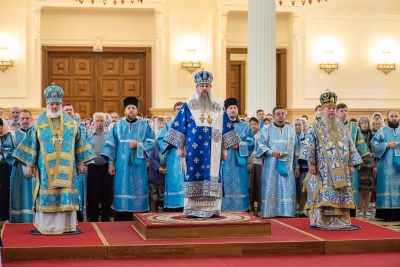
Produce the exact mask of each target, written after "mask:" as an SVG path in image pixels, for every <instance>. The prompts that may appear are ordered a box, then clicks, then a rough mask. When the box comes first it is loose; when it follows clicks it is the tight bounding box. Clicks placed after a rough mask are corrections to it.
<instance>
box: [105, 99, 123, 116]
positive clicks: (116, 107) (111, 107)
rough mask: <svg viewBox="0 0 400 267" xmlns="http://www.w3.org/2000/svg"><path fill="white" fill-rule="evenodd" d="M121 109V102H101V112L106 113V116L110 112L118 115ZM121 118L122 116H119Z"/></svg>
mask: <svg viewBox="0 0 400 267" xmlns="http://www.w3.org/2000/svg"><path fill="white" fill-rule="evenodd" d="M122 109H123V107H122V102H121V101H119V100H114V101H113V100H106V101H103V110H102V111H103V112H106V113H108V114H110V113H111V112H114V111H116V112H118V113H120V111H121V110H122ZM120 115H121V116H123V115H122V114H120Z"/></svg>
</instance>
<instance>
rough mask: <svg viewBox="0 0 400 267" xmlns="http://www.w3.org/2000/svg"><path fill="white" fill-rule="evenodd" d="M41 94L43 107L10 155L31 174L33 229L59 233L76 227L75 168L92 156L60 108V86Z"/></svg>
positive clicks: (73, 229)
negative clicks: (42, 95) (42, 110)
mask: <svg viewBox="0 0 400 267" xmlns="http://www.w3.org/2000/svg"><path fill="white" fill-rule="evenodd" d="M44 95H45V98H46V105H47V110H46V111H44V112H43V113H41V114H40V115H39V116H38V117H37V118H36V120H35V122H34V124H33V126H32V127H31V128H30V129H29V130H28V132H27V133H26V137H25V139H24V140H23V141H22V142H21V143H20V144H19V145H18V147H17V149H16V150H15V152H14V154H13V156H14V157H15V158H16V159H18V160H19V161H21V162H23V163H24V164H26V165H27V176H34V180H33V187H34V194H33V199H34V201H35V205H34V209H35V219H34V224H35V226H36V228H37V229H38V230H39V232H40V233H42V234H62V233H64V232H71V231H72V232H73V231H75V230H76V224H77V217H76V211H77V210H79V196H78V189H77V186H78V185H77V180H76V179H75V177H76V170H78V172H79V173H82V172H83V170H84V167H83V164H85V163H86V162H88V161H90V160H92V159H93V158H94V157H95V155H94V154H93V151H92V148H91V146H90V144H89V143H88V142H87V140H86V138H85V137H84V136H82V132H81V131H80V128H79V127H78V125H77V123H76V121H75V120H73V119H72V118H71V117H70V116H68V115H67V114H66V113H65V112H63V110H62V97H63V95H64V91H63V90H62V88H61V87H59V86H56V85H52V86H49V87H47V88H46V89H45V90H44ZM77 165H78V168H77Z"/></svg>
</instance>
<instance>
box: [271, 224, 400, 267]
mask: <svg viewBox="0 0 400 267" xmlns="http://www.w3.org/2000/svg"><path fill="white" fill-rule="evenodd" d="M275 220H277V221H280V222H282V223H285V224H287V225H290V226H293V227H295V228H297V229H299V230H301V231H304V232H306V233H310V234H312V235H314V236H317V237H319V238H322V239H324V240H327V241H335V240H371V239H391V238H397V239H398V238H400V232H396V231H393V230H390V229H387V228H385V227H382V226H378V225H375V224H372V223H368V222H365V221H361V220H357V219H354V218H352V219H351V221H352V224H354V225H359V226H361V229H359V230H353V231H323V230H313V229H309V228H308V225H309V223H310V221H309V219H308V218H304V219H295V218H279V219H275ZM399 266H400V263H399Z"/></svg>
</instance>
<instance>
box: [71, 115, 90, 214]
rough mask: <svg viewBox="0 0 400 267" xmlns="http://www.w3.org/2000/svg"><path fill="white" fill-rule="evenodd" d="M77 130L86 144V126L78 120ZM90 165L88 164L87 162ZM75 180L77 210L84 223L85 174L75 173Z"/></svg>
mask: <svg viewBox="0 0 400 267" xmlns="http://www.w3.org/2000/svg"><path fill="white" fill-rule="evenodd" d="M76 122H77V124H78V127H79V130H80V131H81V133H82V138H85V139H86V140H87V142H88V143H90V140H89V138H88V131H87V129H86V125H85V124H84V123H79V121H78V119H77V120H76ZM89 163H90V162H89ZM87 164H88V163H87ZM75 179H76V180H77V184H78V195H79V210H80V211H81V212H82V216H83V220H84V221H86V219H87V218H86V207H87V173H81V174H78V173H76V177H75Z"/></svg>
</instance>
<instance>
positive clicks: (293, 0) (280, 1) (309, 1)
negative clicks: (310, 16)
mask: <svg viewBox="0 0 400 267" xmlns="http://www.w3.org/2000/svg"><path fill="white" fill-rule="evenodd" d="M288 1H290V2H292V6H294V5H295V4H296V0H288ZM283 2H285V1H284V0H279V1H278V3H279V5H280V6H281V5H282V4H283ZM297 2H301V3H302V4H303V6H304V5H305V4H306V2H308V3H309V4H310V5H311V4H312V2H313V0H299V1H297ZM314 2H315V1H314ZM317 2H318V3H320V2H321V0H317ZM325 2H328V0H325Z"/></svg>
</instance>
